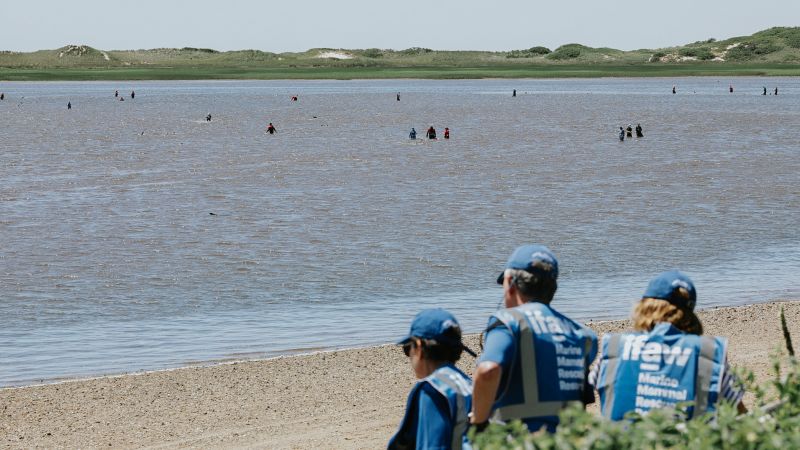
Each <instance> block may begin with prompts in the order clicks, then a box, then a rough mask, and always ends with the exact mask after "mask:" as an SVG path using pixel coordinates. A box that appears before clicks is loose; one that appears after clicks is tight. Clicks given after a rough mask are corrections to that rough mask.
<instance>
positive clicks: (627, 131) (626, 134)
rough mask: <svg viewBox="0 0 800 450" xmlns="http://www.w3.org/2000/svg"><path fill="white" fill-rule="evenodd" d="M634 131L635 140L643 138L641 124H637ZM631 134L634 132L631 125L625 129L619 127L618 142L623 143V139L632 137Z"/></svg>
mask: <svg viewBox="0 0 800 450" xmlns="http://www.w3.org/2000/svg"><path fill="white" fill-rule="evenodd" d="M635 131H636V137H637V138H640V137H644V133H642V124H640V123H637V124H636V129H635ZM633 132H634V128H633V127H632V126H631V124H628V127H627V128H622V127H619V140H620V142H622V141H624V140H625V137H629V138H631V137H633Z"/></svg>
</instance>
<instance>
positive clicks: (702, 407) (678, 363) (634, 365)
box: [590, 270, 746, 420]
mask: <svg viewBox="0 0 800 450" xmlns="http://www.w3.org/2000/svg"><path fill="white" fill-rule="evenodd" d="M696 302H697V292H696V290H695V287H694V283H692V280H691V279H690V278H689V277H688V276H686V274H684V273H682V272H680V271H677V270H670V271H667V272H663V273H661V274H659V275H658V276H656V277H655V278H653V280H651V281H650V284H649V285H648V286H647V290H646V291H645V293H644V295H643V297H642V300H641V301H640V302H639V303H638V304H637V305H636V307H635V308H634V311H633V317H632V319H633V327H634V329H635V330H636V331H635V332H633V333H621V334H607V335H605V336H603V342H602V345H601V349H602V352H601V356H600V364H599V365H598V366H597V367H596V368H595V370H594V371H593V372H592V375H591V376H590V379H591V380H592V383H593V384H595V385H596V386H597V390H598V392H599V393H600V410H601V412H602V413H603V415H604V416H606V417H608V418H609V419H612V420H621V419H623V418H624V417H625V414H626V413H628V412H632V411H634V412H637V413H639V414H645V413H647V412H648V411H650V410H651V409H654V408H665V407H675V406H676V405H677V404H678V403H682V402H691V403H692V406H690V407H689V408H688V409H687V415H688V417H693V416H694V417H697V416H700V415H702V414H703V413H706V412H714V411H715V410H716V406H717V404H718V401H719V400H720V399H724V400H725V401H728V402H730V403H731V404H733V405H736V406H737V407H738V409H739V412H740V413H744V412H745V411H746V409H745V407H744V404H742V402H741V400H742V396H743V395H744V391H743V390H742V389H740V388H739V387H738V384H739V383H738V382H737V381H736V378H735V377H734V376H733V374H732V373H731V371H730V370H729V368H728V364H727V362H726V354H727V348H728V343H727V340H726V339H725V338H722V337H709V336H702V334H703V325H702V324H701V323H700V319H698V318H697V316H696V315H695V313H694V307H695V304H696ZM595 380H596V381H595Z"/></svg>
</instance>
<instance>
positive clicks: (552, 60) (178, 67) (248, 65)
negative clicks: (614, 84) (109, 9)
mask: <svg viewBox="0 0 800 450" xmlns="http://www.w3.org/2000/svg"><path fill="white" fill-rule="evenodd" d="M799 64H800V27H791V28H788V27H776V28H770V29H768V30H764V31H760V32H757V33H755V34H753V35H751V36H740V37H734V38H729V39H725V40H716V39H708V40H706V41H700V42H694V43H691V44H687V45H682V46H677V47H669V48H661V49H641V50H633V51H622V50H615V49H612V48H592V47H587V46H584V45H581V44H566V45H562V46H560V47H558V48H556V49H549V48H546V47H541V46H534V47H531V48H528V49H521V50H511V51H507V52H484V51H444V50H431V49H427V48H418V47H414V48H408V49H405V50H389V49H376V48H372V49H358V50H347V49H328V48H317V49H311V50H308V51H306V52H301V53H270V52H264V51H260V50H238V51H227V52H220V51H216V50H212V49H202V48H181V49H173V48H158V49H150V50H98V49H94V48H92V47H89V46H86V45H68V46H66V47H62V48H59V49H56V50H40V51H36V52H29V53H24V52H10V51H3V52H0V78H3V79H15V77H14V74H15V73H28V74H31V73H34V72H33V71H36V70H41V71H50V75H53V74H54V73H57V72H53V71H54V70H66V72H65V73H68V72H69V70H86V69H95V70H99V71H101V72H102V73H109V71H112V72H113V71H115V70H117V69H129V70H132V71H133V72H132V73H134V74H135V73H136V70H144V71H145V72H142V73H150V74H151V76H149V77H151V78H171V77H172V76H171V74H170V72H169V70H173V71H174V72H175V73H174V75H175V76H176V77H180V76H181V74H186V75H191V73H190V72H188V69H192V68H194V69H199V70H200V73H206V74H209V73H211V72H209V71H212V69H221V70H223V71H224V69H231V72H230V73H231V74H232V75H233V76H231V77H232V78H246V77H247V74H251V75H252V77H253V78H261V77H262V76H259V75H267V76H265V77H267V78H269V77H270V76H268V74H267V73H266V72H265V71H269V70H277V71H279V72H280V71H282V70H283V71H284V73H289V72H291V71H292V70H294V71H297V72H302V73H303V74H305V75H309V74H310V75H311V76H312V77H313V73H314V69H319V70H320V71H322V72H324V71H326V70H328V71H329V72H330V71H331V70H333V71H336V70H338V71H340V72H335V73H337V74H338V73H345V72H350V73H351V75H352V71H349V70H347V69H353V70H356V71H357V70H358V69H365V68H368V69H371V71H370V70H367V71H365V72H368V73H373V74H377V76H380V74H379V73H378V72H376V71H380V70H389V71H391V70H395V71H396V70H398V69H415V68H419V69H434V72H435V69H441V70H453V72H452V75H453V76H452V77H471V76H470V74H469V73H465V72H464V71H459V70H457V69H465V68H475V69H480V68H489V69H493V70H496V69H497V68H503V70H505V71H507V73H508V75H507V76H526V71H525V69H526V68H539V69H540V70H554V69H558V68H561V69H566V68H567V67H571V66H585V67H589V66H593V67H603V66H608V67H612V66H613V67H625V66H628V67H638V68H639V69H640V70H643V71H645V72H649V71H654V73H659V72H663V70H662V69H664V66H672V67H677V66H681V65H689V66H698V65H702V66H703V67H708V66H713V65H717V66H719V65H726V66H727V65H730V66H735V65H740V66H741V65H745V66H748V67H758V66H770V67H775V66H778V67H783V66H790V67H794V68H793V70H796V67H795V66H797V65H799ZM659 66H660V67H661V68H660V69H659V68H658V67H659ZM548 68H549V69H548ZM248 69H253V70H252V71H249V70H248ZM285 70H288V71H289V72H285ZM341 70H344V72H341ZM600 70H601V71H602V69H600ZM81 73H83V74H84V75H85V74H86V73H85V72H81ZM331 73H333V72H331ZM356 73H357V72H356ZM392 73H396V72H392ZM480 73H481V72H480V70H478V71H477V72H475V73H474V77H480ZM777 73H782V72H780V71H778V72H777ZM644 74H647V73H644ZM211 75H213V73H211ZM329 75H330V76H331V77H332V76H334V75H331V74H330V73H329ZM434 75H435V74H434ZM494 75H496V74H494ZM529 75H530V74H529ZM357 76H358V75H356V76H355V77H357ZM412 76H414V75H412ZM423 76H424V74H423ZM501 76H503V75H501ZM533 76H536V75H535V74H534V75H533ZM578 76H580V75H578ZM586 76H592V75H591V74H588V75H586ZM98 77H100V78H102V75H98ZM189 77H190V78H191V76H189ZM370 77H372V76H370ZM444 77H447V76H446V75H445V76H444ZM22 78H24V77H22ZM34 78H35V77H34ZM56 78H57V76H56ZM67 78H69V77H67ZM88 78H92V77H91V76H88ZM112 78H113V77H112ZM145 78H147V76H145ZM211 78H226V76H224V74H219V76H211Z"/></svg>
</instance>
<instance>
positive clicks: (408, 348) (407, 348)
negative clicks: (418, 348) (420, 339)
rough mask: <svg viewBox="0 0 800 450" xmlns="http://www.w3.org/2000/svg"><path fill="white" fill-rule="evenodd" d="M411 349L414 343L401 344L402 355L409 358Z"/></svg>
mask: <svg viewBox="0 0 800 450" xmlns="http://www.w3.org/2000/svg"><path fill="white" fill-rule="evenodd" d="M413 347H414V341H411V342H406V343H405V344H403V353H405V354H406V356H411V349H412V348H413Z"/></svg>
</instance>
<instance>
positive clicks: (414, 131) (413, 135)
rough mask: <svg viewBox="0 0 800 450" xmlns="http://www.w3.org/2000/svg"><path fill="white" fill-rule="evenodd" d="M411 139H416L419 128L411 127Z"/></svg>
mask: <svg viewBox="0 0 800 450" xmlns="http://www.w3.org/2000/svg"><path fill="white" fill-rule="evenodd" d="M408 138H409V139H416V138H417V130H415V129H414V127H411V133H408Z"/></svg>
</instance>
